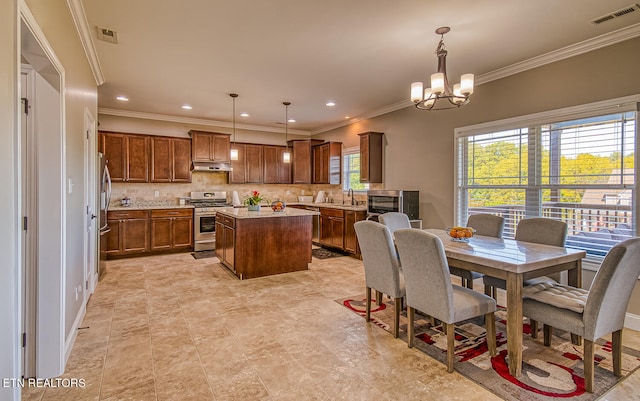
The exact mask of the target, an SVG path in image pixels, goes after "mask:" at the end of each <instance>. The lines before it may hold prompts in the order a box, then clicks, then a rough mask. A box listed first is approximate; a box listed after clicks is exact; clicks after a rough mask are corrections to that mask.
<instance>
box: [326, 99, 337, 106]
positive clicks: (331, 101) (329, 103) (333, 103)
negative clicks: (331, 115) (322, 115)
mask: <svg viewBox="0 0 640 401" xmlns="http://www.w3.org/2000/svg"><path fill="white" fill-rule="evenodd" d="M335 105H336V102H334V101H333V100H329V101H328V102H327V103H325V106H328V107H333V106H335Z"/></svg>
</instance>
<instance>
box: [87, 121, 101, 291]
mask: <svg viewBox="0 0 640 401" xmlns="http://www.w3.org/2000/svg"><path fill="white" fill-rule="evenodd" d="M95 125H96V124H95V119H94V118H93V116H92V115H91V113H90V112H89V110H85V113H84V131H85V133H86V136H85V141H84V180H85V188H86V191H85V203H84V204H85V213H86V215H85V219H86V220H85V221H86V230H85V240H84V255H85V268H84V288H85V291H84V294H85V299H84V302H85V303H86V302H87V301H88V300H89V296H90V295H91V294H92V293H93V290H94V289H95V286H96V280H97V273H96V272H97V269H98V264H97V262H98V259H97V244H96V242H97V225H98V224H97V222H98V219H97V215H98V214H99V213H100V206H99V205H97V204H96V193H97V191H98V189H97V187H96V181H97V180H96V174H97V173H96V171H97V166H96V147H95V145H96V127H95Z"/></svg>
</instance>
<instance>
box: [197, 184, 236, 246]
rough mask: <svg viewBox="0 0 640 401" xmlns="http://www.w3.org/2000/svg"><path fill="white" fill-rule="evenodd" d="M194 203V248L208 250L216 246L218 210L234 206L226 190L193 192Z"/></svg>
mask: <svg viewBox="0 0 640 401" xmlns="http://www.w3.org/2000/svg"><path fill="white" fill-rule="evenodd" d="M191 204H192V205H194V209H193V216H194V223H193V229H194V234H193V238H194V242H195V243H194V250H195V251H196V252H198V251H208V250H213V249H215V247H216V210H219V209H222V208H225V207H233V206H232V205H231V204H229V203H228V202H227V193H226V192H225V191H208V192H191Z"/></svg>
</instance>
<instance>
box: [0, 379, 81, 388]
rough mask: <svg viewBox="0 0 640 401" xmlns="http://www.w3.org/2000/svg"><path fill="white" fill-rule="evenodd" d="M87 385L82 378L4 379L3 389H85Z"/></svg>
mask: <svg viewBox="0 0 640 401" xmlns="http://www.w3.org/2000/svg"><path fill="white" fill-rule="evenodd" d="M86 385H87V383H86V381H85V380H84V379H82V378H75V377H71V378H59V377H56V378H53V379H38V378H29V379H16V378H15V377H4V378H2V387H4V388H7V387H20V388H25V387H42V388H46V387H62V388H70V387H77V388H84V387H85V386H86Z"/></svg>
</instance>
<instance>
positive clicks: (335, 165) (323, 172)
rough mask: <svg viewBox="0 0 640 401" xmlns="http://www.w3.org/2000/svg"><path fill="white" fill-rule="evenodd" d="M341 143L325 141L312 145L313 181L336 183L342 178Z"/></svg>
mask: <svg viewBox="0 0 640 401" xmlns="http://www.w3.org/2000/svg"><path fill="white" fill-rule="evenodd" d="M341 173H342V143H341V142H325V143H323V144H322V145H316V146H314V147H313V183H314V184H332V185H338V184H340V182H341V179H342V174H341Z"/></svg>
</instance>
